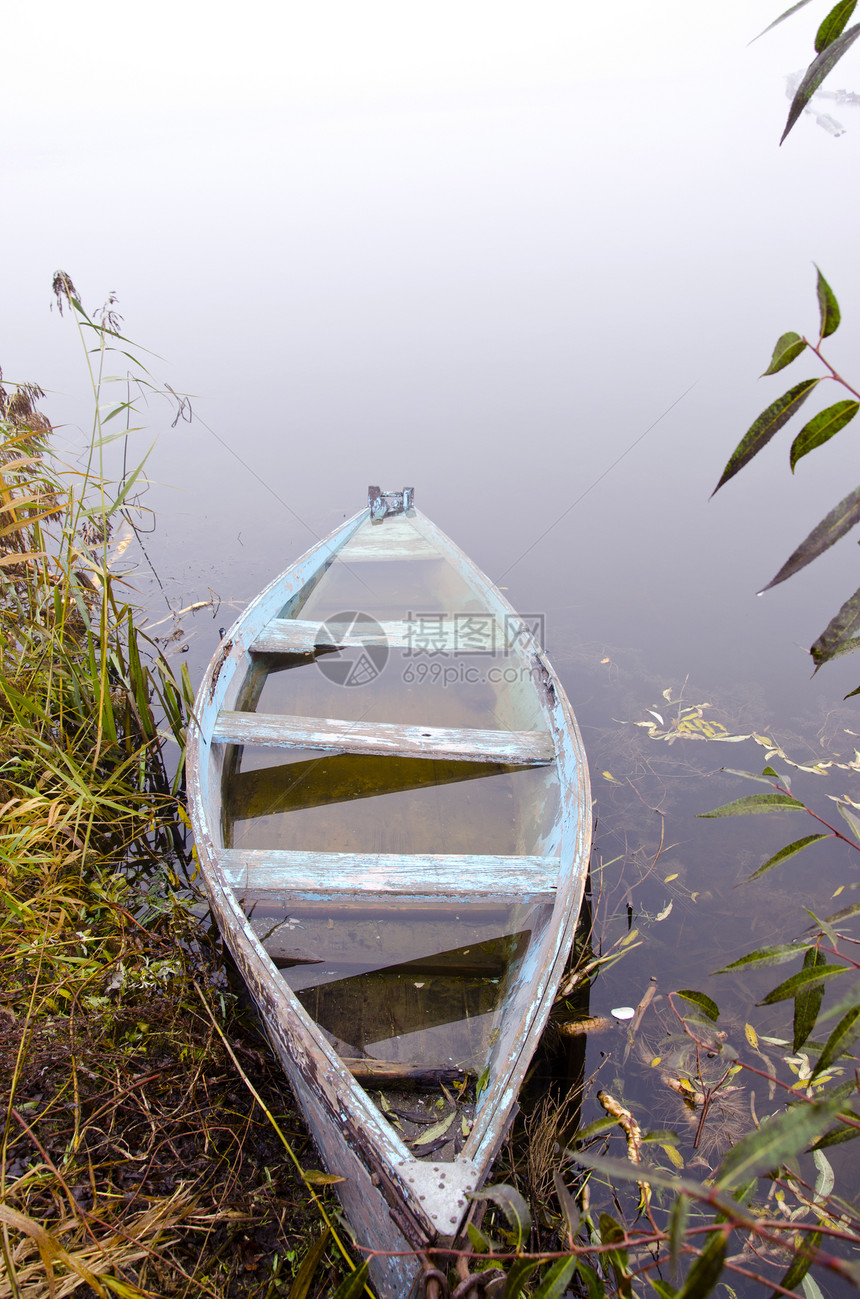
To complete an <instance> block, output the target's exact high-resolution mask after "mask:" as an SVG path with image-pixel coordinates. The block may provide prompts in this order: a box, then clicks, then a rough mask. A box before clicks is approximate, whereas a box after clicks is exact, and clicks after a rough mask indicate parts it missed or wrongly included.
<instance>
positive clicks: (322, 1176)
mask: <svg viewBox="0 0 860 1299" xmlns="http://www.w3.org/2000/svg"><path fill="white" fill-rule="evenodd" d="M302 1176H303V1177H304V1179H305V1181H306V1182H310V1184H311V1186H334V1184H335V1182H345V1181H346V1178H345V1177H338V1175H337V1173H321V1172H320V1171H319V1169H318V1168H306V1169H305V1171H304V1172H303V1173H302Z"/></svg>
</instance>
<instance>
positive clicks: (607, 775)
mask: <svg viewBox="0 0 860 1299" xmlns="http://www.w3.org/2000/svg"><path fill="white" fill-rule="evenodd" d="M601 775H602V776H603V779H604V780H611V781H613V782H614V783H615V784H616V785H617V784H618V781H617V780H615V777H614V776H613V774H612V772H611V771H604V772H601Z"/></svg>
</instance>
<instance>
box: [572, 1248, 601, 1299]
mask: <svg viewBox="0 0 860 1299" xmlns="http://www.w3.org/2000/svg"><path fill="white" fill-rule="evenodd" d="M576 1270H577V1272H578V1273H579V1275H580V1276H581V1277H582V1279H583V1281H584V1282H585V1284H586V1286H587V1288H588V1299H605V1295H606V1287H605V1286H604V1284H603V1282H602V1281H601V1279H600V1277H599V1276H598V1275H597V1273H596V1272H595V1270H594V1268H593V1267H590V1266H589V1264H588V1263H586V1261H585V1259H583V1258H577V1260H576Z"/></svg>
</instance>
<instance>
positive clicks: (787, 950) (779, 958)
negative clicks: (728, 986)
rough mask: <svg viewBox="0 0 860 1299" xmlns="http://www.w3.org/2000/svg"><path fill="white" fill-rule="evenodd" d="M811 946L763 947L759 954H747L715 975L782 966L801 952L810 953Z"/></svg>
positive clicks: (779, 944) (784, 945)
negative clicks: (763, 966) (761, 967)
mask: <svg viewBox="0 0 860 1299" xmlns="http://www.w3.org/2000/svg"><path fill="white" fill-rule="evenodd" d="M809 946H810V944H809V943H804V944H800V943H778V944H777V945H776V946H774V947H761V948H759V950H758V951H757V952H747V954H746V956H742V957H741V958H740V960H737V961H732V963H731V965H725V966H723V968H722V969H721V970H717V971H715V973H717V974H728V973H729V971H730V970H741V969H748V970H754V969H757V968H758V966H760V965H782V964H783V963H784V962H785V961H791V960H793V959H794V957H795V956H800V953H801V952H805V951H808V949H809Z"/></svg>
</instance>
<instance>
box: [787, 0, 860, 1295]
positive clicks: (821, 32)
mask: <svg viewBox="0 0 860 1299" xmlns="http://www.w3.org/2000/svg"><path fill="white" fill-rule="evenodd" d="M856 6H857V0H839V4H837V5H834V7H833V8H832V9H831V10H830V13H829V14H828V15H827V17H826V18H825V19H824V21H823V23H822V24H821V26H820V27H819V29H818V31H817V32H816V34H815V52H816V54H820V53H821V52H822V50H825V49H826V48H827V46H828V45H830V44H831V42H832V41H835V40H836V37H837V36H839V35H840V34H841V33H842V32H843V31H844V30H845V24H846V23H847V22H848V19H849V18H850V17H851V15H852V14H853V12H854V10H855V8H856ZM789 1289H792V1287H791V1286H789Z"/></svg>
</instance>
